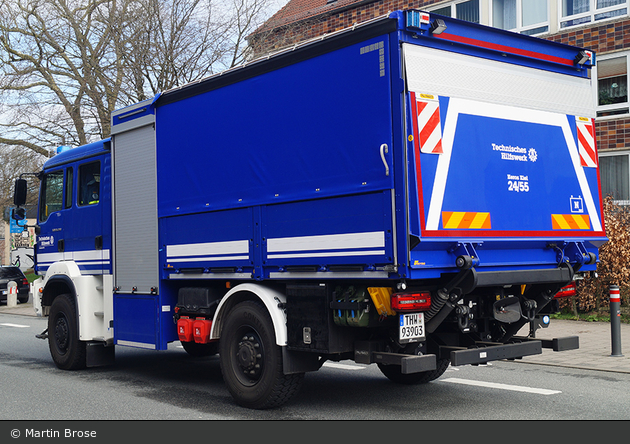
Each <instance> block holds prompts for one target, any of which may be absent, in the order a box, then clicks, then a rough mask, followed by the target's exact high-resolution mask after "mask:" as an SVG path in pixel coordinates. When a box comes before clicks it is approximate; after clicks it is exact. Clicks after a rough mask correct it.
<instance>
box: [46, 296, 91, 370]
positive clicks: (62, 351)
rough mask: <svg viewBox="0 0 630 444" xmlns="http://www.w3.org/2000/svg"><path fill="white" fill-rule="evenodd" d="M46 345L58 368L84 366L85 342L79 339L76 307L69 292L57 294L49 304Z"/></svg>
mask: <svg viewBox="0 0 630 444" xmlns="http://www.w3.org/2000/svg"><path fill="white" fill-rule="evenodd" d="M48 347H49V349H50V354H51V356H52V358H53V361H54V362H55V365H56V366H57V367H58V368H60V369H63V370H78V369H82V368H85V367H86V359H85V357H86V343H85V342H82V341H80V340H79V326H78V324H77V309H76V305H75V302H74V298H73V297H72V296H70V295H69V294H62V295H59V296H57V297H56V298H55V299H54V300H53V303H52V305H51V306H50V314H49V316H48Z"/></svg>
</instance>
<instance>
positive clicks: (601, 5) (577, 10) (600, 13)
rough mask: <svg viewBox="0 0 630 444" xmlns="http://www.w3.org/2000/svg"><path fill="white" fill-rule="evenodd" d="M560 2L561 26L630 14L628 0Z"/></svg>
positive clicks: (574, 0)
mask: <svg viewBox="0 0 630 444" xmlns="http://www.w3.org/2000/svg"><path fill="white" fill-rule="evenodd" d="M559 2H560V15H561V18H560V27H561V28H567V27H569V26H577V25H581V24H584V23H590V22H594V21H597V20H605V19H609V18H613V17H619V16H621V15H627V14H628V0H559Z"/></svg>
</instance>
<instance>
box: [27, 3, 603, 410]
mask: <svg viewBox="0 0 630 444" xmlns="http://www.w3.org/2000/svg"><path fill="white" fill-rule="evenodd" d="M594 64H595V55H594V54H593V53H592V52H590V51H587V50H585V49H582V48H575V47H572V46H567V45H563V44H559V43H554V42H550V41H546V40H542V39H538V38H533V37H528V36H524V35H519V34H516V33H511V32H507V31H502V30H499V29H494V28H488V27H484V26H481V25H477V24H472V23H468V22H464V21H459V20H456V19H452V18H448V17H442V16H438V15H434V14H430V13H426V12H423V11H417V10H410V11H397V12H394V13H390V14H387V15H386V16H383V17H379V18H377V19H374V20H370V21H367V22H365V23H361V24H358V25H356V26H354V27H352V28H349V29H345V30H342V31H339V32H335V33H331V34H329V35H326V36H324V37H322V38H318V39H316V40H312V41H306V42H304V43H302V44H299V45H297V46H296V47H292V48H289V49H286V50H283V51H279V52H277V53H275V54H273V55H271V56H269V57H264V58H261V59H257V60H253V61H251V62H249V63H246V64H244V65H242V66H239V67H236V68H233V69H229V70H227V71H225V72H222V73H219V74H217V75H213V76H211V77H208V78H206V79H204V80H200V81H197V82H194V83H191V84H187V85H184V86H181V87H178V88H174V89H172V90H169V91H165V92H163V93H161V94H159V95H157V96H156V97H154V98H153V99H151V100H146V101H143V102H140V103H137V104H134V105H132V106H128V107H125V108H123V109H119V110H117V111H115V112H114V113H113V114H112V116H111V123H112V131H111V137H109V138H107V139H105V140H101V141H98V142H94V143H90V144H88V145H85V146H82V147H78V148H73V149H69V150H66V151H64V152H61V153H60V154H58V155H56V156H54V157H53V158H51V159H50V160H48V161H47V162H46V164H45V165H44V168H43V171H42V172H41V173H39V178H40V180H41V189H40V197H39V215H38V221H37V233H38V242H37V248H36V271H37V273H38V274H39V275H40V276H41V279H39V280H38V281H37V282H36V283H35V286H34V288H35V303H36V309H37V310H38V311H39V313H40V314H41V315H42V316H47V317H48V329H47V331H46V332H44V333H43V334H42V335H40V336H41V337H43V338H47V339H48V342H49V345H50V352H51V355H52V358H53V361H54V362H55V364H56V365H57V366H58V367H59V368H61V369H78V368H84V367H91V366H97V365H104V364H111V363H112V362H113V361H114V349H115V347H116V346H129V347H139V348H144V349H152V350H166V349H167V348H168V345H169V344H170V343H174V342H176V341H180V342H181V344H182V345H183V348H184V349H185V350H186V351H187V352H188V353H189V354H191V355H193V356H209V355H214V354H218V359H219V361H220V365H221V369H222V373H223V377H224V380H225V383H226V385H227V387H228V389H229V391H230V393H231V394H232V395H233V397H234V399H235V401H236V402H237V403H238V404H240V405H242V406H246V407H250V408H257V409H262V408H270V407H275V406H279V405H281V404H283V403H285V402H286V401H288V400H289V399H290V397H291V396H292V395H293V394H294V393H295V392H296V391H297V390H298V388H299V387H300V384H301V383H302V381H303V378H304V374H305V373H306V372H311V371H316V370H318V369H319V368H320V367H321V365H322V364H323V363H324V362H325V361H341V360H354V361H355V362H357V363H361V364H377V366H378V367H379V368H380V370H381V371H382V373H383V374H384V375H385V376H386V377H387V378H389V379H390V380H392V381H394V382H397V383H402V384H417V383H425V382H429V381H431V380H434V379H436V378H438V377H439V376H441V375H442V374H443V373H444V371H445V370H446V368H447V367H448V366H449V365H453V366H457V365H466V364H483V363H487V362H489V361H493V360H500V359H515V358H521V357H524V356H528V355H533V354H540V353H542V348H543V347H553V348H554V349H555V350H556V351H562V350H568V349H574V348H577V347H578V346H579V340H578V337H577V336H570V337H565V338H553V340H543V339H538V338H536V335H535V331H536V329H537V328H539V327H542V326H544V323H543V321H542V319H543V317H546V318H548V315H549V314H550V313H554V312H555V311H557V310H558V300H557V298H556V296H558V295H565V294H568V293H567V290H566V289H567V288H570V286H571V285H572V284H571V283H572V282H574V281H575V279H578V278H579V277H580V274H581V273H582V272H583V271H592V270H595V269H596V263H597V260H598V247H599V246H600V245H601V244H602V243H604V242H605V241H606V236H605V231H604V226H603V219H602V199H601V193H600V187H599V172H598V160H597V151H596V146H595V136H594V123H593V118H594V117H595V112H594V100H593V92H592V91H593V89H592V82H593V80H592V79H591V78H590V75H589V71H590V68H591V67H593V66H594ZM24 190H25V180H23V179H21V180H18V183H17V186H16V204H18V205H19V204H22V203H23V196H24ZM16 213H17V214H16V217H19V213H20V212H19V211H17V212H16ZM567 286H569V287H567ZM561 290H562V291H561ZM527 326H530V333H529V334H524V335H523V334H519V332H520V331H521V330H522V329H523V328H525V329H527ZM532 327H533V328H532Z"/></svg>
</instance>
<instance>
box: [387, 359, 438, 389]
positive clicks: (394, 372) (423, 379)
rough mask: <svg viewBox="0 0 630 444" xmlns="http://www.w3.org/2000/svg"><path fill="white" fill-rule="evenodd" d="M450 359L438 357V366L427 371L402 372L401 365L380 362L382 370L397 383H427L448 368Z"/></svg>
mask: <svg viewBox="0 0 630 444" xmlns="http://www.w3.org/2000/svg"><path fill="white" fill-rule="evenodd" d="M449 364H450V361H449V360H448V359H438V360H437V368H436V369H435V370H429V371H426V372H418V373H406V374H405V373H402V372H401V367H400V365H386V364H378V368H379V369H380V370H381V372H382V373H383V374H384V375H385V376H386V377H387V378H388V379H389V380H390V381H393V382H395V383H397V384H406V385H414V384H426V383H427V382H431V381H433V380H434V379H437V378H439V377H440V376H442V375H443V374H444V372H445V371H446V369H447V368H448V366H449Z"/></svg>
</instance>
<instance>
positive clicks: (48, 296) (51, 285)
mask: <svg viewBox="0 0 630 444" xmlns="http://www.w3.org/2000/svg"><path fill="white" fill-rule="evenodd" d="M61 294H69V295H71V296H72V297H73V298H75V301H76V294H77V292H76V288H75V286H74V282H73V281H72V279H71V278H70V277H69V276H66V275H56V276H52V277H50V278H49V279H48V280H47V282H46V285H45V286H44V291H43V293H42V306H44V307H50V306H51V305H52V303H53V300H54V299H55V298H56V297H57V296H59V295H61Z"/></svg>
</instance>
